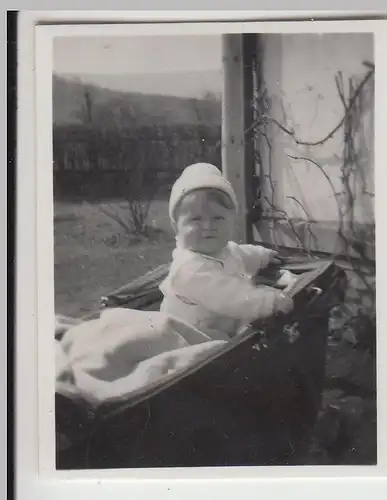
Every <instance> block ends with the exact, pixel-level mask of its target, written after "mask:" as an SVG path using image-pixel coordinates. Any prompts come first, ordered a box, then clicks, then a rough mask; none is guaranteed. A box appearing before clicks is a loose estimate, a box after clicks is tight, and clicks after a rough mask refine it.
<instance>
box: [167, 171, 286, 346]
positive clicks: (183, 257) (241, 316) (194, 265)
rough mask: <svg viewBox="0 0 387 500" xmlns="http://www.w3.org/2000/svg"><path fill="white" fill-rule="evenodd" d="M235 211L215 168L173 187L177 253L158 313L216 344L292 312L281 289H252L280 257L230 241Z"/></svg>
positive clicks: (226, 185)
mask: <svg viewBox="0 0 387 500" xmlns="http://www.w3.org/2000/svg"><path fill="white" fill-rule="evenodd" d="M237 210H238V205H237V200H236V196H235V193H234V191H233V189H232V187H231V184H230V183H229V182H228V181H227V180H226V179H225V178H224V176H223V175H222V174H221V172H220V171H219V170H218V169H217V168H216V167H215V166H214V165H211V164H207V163H197V164H194V165H191V166H189V167H187V168H186V169H185V170H184V172H183V173H182V175H181V176H180V178H179V179H178V180H177V181H176V182H175V184H174V186H173V188H172V192H171V196H170V201H169V216H170V219H171V223H172V226H173V229H174V231H175V234H176V248H175V250H174V251H173V261H172V264H171V268H170V271H169V274H168V276H167V277H166V279H165V280H164V281H163V282H162V283H161V285H160V290H161V291H162V293H163V295H164V300H163V302H162V304H161V309H160V310H161V311H162V312H164V313H166V314H169V315H171V316H174V317H176V318H179V319H181V320H183V321H185V322H186V323H188V324H190V325H192V326H194V327H195V328H197V329H198V330H200V331H201V332H203V333H205V334H207V335H208V336H209V337H210V338H211V339H212V340H227V339H229V338H230V337H232V336H234V335H236V333H237V332H238V331H240V330H241V329H242V328H243V327H244V326H247V325H248V324H249V323H251V322H252V321H253V320H256V319H259V318H267V317H269V316H271V315H273V314H276V313H279V312H283V313H287V312H290V311H291V310H292V308H293V301H292V300H291V299H290V298H287V297H286V296H284V295H283V294H282V293H281V292H280V291H279V290H277V289H274V288H270V287H260V288H257V287H254V285H253V283H252V281H251V278H252V276H254V275H255V274H256V273H257V272H258V271H259V270H260V269H263V268H264V267H266V266H267V265H268V264H269V263H270V262H271V261H273V260H274V259H275V257H276V255H277V253H276V252H274V251H272V250H268V249H266V248H263V247H261V246H255V245H238V244H237V243H235V242H233V241H231V238H232V232H233V228H234V223H235V218H236V214H237Z"/></svg>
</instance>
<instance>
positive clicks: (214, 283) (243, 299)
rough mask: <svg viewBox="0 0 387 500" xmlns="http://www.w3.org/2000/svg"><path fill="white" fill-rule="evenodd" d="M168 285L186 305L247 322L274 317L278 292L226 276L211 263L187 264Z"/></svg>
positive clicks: (175, 274) (194, 262)
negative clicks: (192, 305)
mask: <svg viewBox="0 0 387 500" xmlns="http://www.w3.org/2000/svg"><path fill="white" fill-rule="evenodd" d="M171 284H172V287H173V289H174V292H175V293H176V295H178V296H180V297H182V298H184V299H186V300H188V301H189V302H192V303H196V304H201V305H202V306H204V307H205V308H206V309H209V310H211V311H213V312H215V313H217V314H220V315H225V316H229V317H232V318H236V319H241V320H244V321H247V322H250V321H252V320H255V319H259V318H267V317H270V316H271V315H273V313H274V312H275V308H276V305H277V302H278V300H279V292H278V290H275V289H273V288H270V287H259V288H256V287H254V286H253V285H252V284H251V283H250V282H248V281H246V280H244V279H243V278H239V277H235V276H228V275H227V274H226V273H224V271H223V267H222V264H221V263H219V262H216V261H211V260H208V261H199V262H198V261H195V260H193V261H192V262H189V263H186V264H185V265H184V266H181V267H180V268H179V269H178V270H177V271H176V272H175V273H174V275H173V276H172V277H171Z"/></svg>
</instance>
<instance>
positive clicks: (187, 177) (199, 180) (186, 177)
mask: <svg viewBox="0 0 387 500" xmlns="http://www.w3.org/2000/svg"><path fill="white" fill-rule="evenodd" d="M196 189H218V190H219V191H223V193H225V194H227V195H228V196H229V197H230V199H231V201H232V203H233V204H234V207H235V210H238V202H237V199H236V196H235V192H234V190H233V188H232V186H231V184H230V183H229V181H228V180H227V179H226V178H225V177H224V176H223V175H222V173H221V171H220V170H219V169H218V168H217V167H215V165H212V164H211V163H195V164H193V165H190V166H189V167H186V168H185V169H184V170H183V173H182V174H181V176H180V177H179V178H178V179H177V180H176V182H175V184H174V185H173V187H172V191H171V196H170V198H169V217H170V219H171V220H172V221H173V222H176V221H175V217H174V212H175V208H176V206H177V204H178V203H179V201H180V200H181V199H182V198H183V196H186V195H187V194H188V193H190V192H192V191H195V190H196Z"/></svg>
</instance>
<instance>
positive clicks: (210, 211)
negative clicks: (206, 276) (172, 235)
mask: <svg viewBox="0 0 387 500" xmlns="http://www.w3.org/2000/svg"><path fill="white" fill-rule="evenodd" d="M234 221H235V212H234V210H233V209H230V208H226V207H224V206H223V205H222V204H220V203H219V202H217V201H216V200H213V199H211V198H209V197H208V194H207V193H206V192H205V191H197V192H194V193H190V194H188V195H187V196H186V197H184V198H183V200H182V202H181V205H180V208H179V213H178V219H177V222H176V232H177V239H178V241H179V243H180V244H181V245H182V246H183V247H184V248H187V249H189V250H193V251H195V252H200V253H203V254H206V255H212V256H215V255H217V254H218V253H219V252H221V250H223V248H224V247H225V246H226V244H227V243H228V241H230V239H231V238H232V231H233V226H234Z"/></svg>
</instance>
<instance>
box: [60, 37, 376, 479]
mask: <svg viewBox="0 0 387 500" xmlns="http://www.w3.org/2000/svg"><path fill="white" fill-rule="evenodd" d="M375 71H377V68H376V65H375V56H374V36H373V33H372V32H362V31H353V32H349V31H348V32H335V31H331V30H327V31H326V32H325V31H323V30H322V31H318V32H317V31H316V30H310V32H304V31H301V30H300V31H299V32H294V31H293V32H287V31H286V30H281V29H280V28H279V29H278V31H277V32H270V33H269V32H264V31H262V32H261V31H258V30H257V31H247V32H242V31H241V32H232V31H230V32H227V31H224V32H216V31H214V32H213V33H207V32H206V33H204V34H203V33H200V32H198V33H196V34H195V33H192V32H190V33H189V34H187V33H184V30H183V28H182V32H181V34H154V35H152V34H143V35H141V34H130V32H128V34H127V35H122V34H120V35H119V36H118V35H117V36H113V35H109V36H107V35H102V34H101V36H95V35H93V36H72V35H68V36H60V37H53V47H52V75H51V76H52V193H51V196H52V197H53V242H54V270H53V276H54V288H53V290H54V299H55V300H54V304H55V311H54V312H55V320H56V324H55V332H52V333H53V335H54V338H55V340H54V343H55V377H56V378H55V434H56V436H55V438H56V439H55V460H56V465H55V467H56V469H57V470H68V471H70V470H92V469H129V468H134V469H137V468H138V469H140V468H141V469H144V468H175V467H187V468H191V467H228V466H230V467H231V466H268V467H269V466H307V465H314V466H319V465H324V466H336V465H337V466H338V465H372V466H373V465H375V466H376V465H377V404H376V403H377V397H376V396H377V395H376V392H377V391H376V354H377V351H376V323H377V321H376V313H377V311H376V302H375V301H376V290H375V287H376V280H375V273H376V271H375V268H376V265H375V209H374V197H375V181H374V162H375V160H374V154H375V151H374V150H375V145H374V138H375V129H374V110H375V98H374V83H375Z"/></svg>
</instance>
